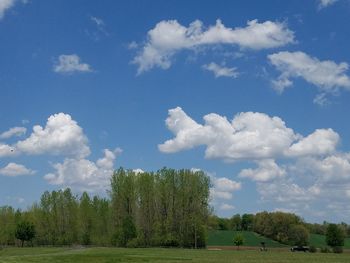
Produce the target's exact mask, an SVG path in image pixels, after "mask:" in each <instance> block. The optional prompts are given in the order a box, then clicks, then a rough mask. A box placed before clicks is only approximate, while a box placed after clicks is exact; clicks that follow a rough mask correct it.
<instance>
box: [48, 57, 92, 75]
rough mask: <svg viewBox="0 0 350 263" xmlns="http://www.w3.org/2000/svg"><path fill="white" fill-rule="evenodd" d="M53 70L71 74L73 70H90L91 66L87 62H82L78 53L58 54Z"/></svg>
mask: <svg viewBox="0 0 350 263" xmlns="http://www.w3.org/2000/svg"><path fill="white" fill-rule="evenodd" d="M53 70H54V72H57V73H64V74H72V73H75V72H91V71H92V68H91V66H90V65H89V64H86V63H82V62H81V61H80V58H79V56H78V55H76V54H72V55H60V56H59V57H58V61H57V63H56V64H55V65H54V67H53Z"/></svg>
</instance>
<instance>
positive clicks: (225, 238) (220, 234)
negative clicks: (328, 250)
mask: <svg viewBox="0 0 350 263" xmlns="http://www.w3.org/2000/svg"><path fill="white" fill-rule="evenodd" d="M236 233H238V232H237V231H230V230H217V231H210V232H209V235H208V246H233V241H232V240H233V236H234V235H235V234H236ZM239 233H242V235H243V237H244V244H243V245H244V246H249V247H260V246H261V245H260V243H261V242H265V243H266V246H267V247H276V248H277V247H286V245H283V244H280V243H278V242H276V241H274V240H271V239H268V238H265V237H263V236H260V235H258V234H256V233H254V232H250V231H242V232H239ZM310 245H312V246H315V247H318V248H320V247H325V246H326V237H325V236H323V235H316V234H311V235H310ZM344 248H346V249H350V238H347V239H346V240H345V246H344ZM349 262H350V259H349Z"/></svg>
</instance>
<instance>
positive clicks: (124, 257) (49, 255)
mask: <svg viewBox="0 0 350 263" xmlns="http://www.w3.org/2000/svg"><path fill="white" fill-rule="evenodd" d="M349 258H350V255H349V254H321V253H316V254H312V253H292V252H288V250H287V249H285V250H283V251H268V252H259V251H243V250H241V251H236V250H221V251H209V250H204V249H203V250H193V249H192V250H191V249H162V248H149V249H147V248H145V249H122V248H88V249H75V250H74V249H69V248H24V249H22V248H6V249H3V250H0V262H1V263H5V262H6V263H26V262H29V263H38V262H45V263H47V262H49V263H51V262H52V263H56V262H60V263H66V262H74V263H95V262H96V263H112V262H171V263H175V262H198V263H199V262H200V263H206V262H215V263H223V262H234V263H240V262H247V263H258V262H266V263H289V262H291V263H296V262H308V263H329V262H332V263H348V262H349Z"/></svg>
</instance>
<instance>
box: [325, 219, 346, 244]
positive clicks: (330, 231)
mask: <svg viewBox="0 0 350 263" xmlns="http://www.w3.org/2000/svg"><path fill="white" fill-rule="evenodd" d="M344 240H345V234H344V232H343V230H342V229H341V228H340V227H339V226H337V225H336V224H329V225H328V227H327V232H326V242H327V245H328V246H331V247H333V248H335V247H342V246H344Z"/></svg>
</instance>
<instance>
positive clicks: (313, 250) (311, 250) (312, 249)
mask: <svg viewBox="0 0 350 263" xmlns="http://www.w3.org/2000/svg"><path fill="white" fill-rule="evenodd" d="M309 251H310V253H316V252H317V247H315V246H310V249H309Z"/></svg>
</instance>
